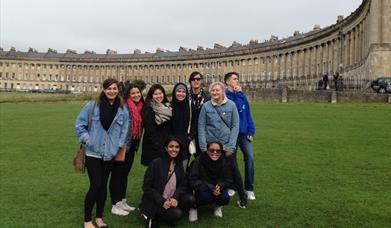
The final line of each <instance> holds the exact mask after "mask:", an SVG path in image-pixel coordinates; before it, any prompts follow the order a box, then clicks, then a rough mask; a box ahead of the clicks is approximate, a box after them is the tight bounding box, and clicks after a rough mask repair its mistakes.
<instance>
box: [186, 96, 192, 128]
mask: <svg viewBox="0 0 391 228" xmlns="http://www.w3.org/2000/svg"><path fill="white" fill-rule="evenodd" d="M189 111H190V118H189V126H188V127H187V134H190V127H191V118H192V114H193V113H192V109H191V100H189Z"/></svg>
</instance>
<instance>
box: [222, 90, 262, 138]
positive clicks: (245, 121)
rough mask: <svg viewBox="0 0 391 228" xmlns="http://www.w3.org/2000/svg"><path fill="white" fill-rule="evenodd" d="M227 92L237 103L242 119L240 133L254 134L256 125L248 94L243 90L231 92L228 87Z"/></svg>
mask: <svg viewBox="0 0 391 228" xmlns="http://www.w3.org/2000/svg"><path fill="white" fill-rule="evenodd" d="M225 94H226V95H227V97H228V99H230V100H231V101H233V102H234V103H235V104H236V108H237V109H238V112H239V119H240V130H239V133H240V134H245V135H250V136H254V134H255V125H254V121H253V118H252V117H251V112H250V105H249V103H248V100H247V98H246V95H245V94H244V93H242V92H235V93H234V92H231V91H229V90H228V89H227V90H225Z"/></svg>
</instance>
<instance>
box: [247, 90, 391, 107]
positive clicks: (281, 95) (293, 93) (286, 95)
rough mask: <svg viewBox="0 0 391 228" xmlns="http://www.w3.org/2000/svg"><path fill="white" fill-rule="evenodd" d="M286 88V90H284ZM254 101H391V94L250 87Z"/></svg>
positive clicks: (250, 95) (249, 92) (251, 97)
mask: <svg viewBox="0 0 391 228" xmlns="http://www.w3.org/2000/svg"><path fill="white" fill-rule="evenodd" d="M284 90H285V91H284ZM244 92H245V93H246V94H247V97H248V99H249V100H250V101H252V102H271V103H279V102H283V103H285V102H288V103H301V102H309V103H390V104H391V94H377V93H375V92H356V91H342V92H336V91H331V90H328V91H324V90H317V91H304V90H288V89H248V90H245V91H244Z"/></svg>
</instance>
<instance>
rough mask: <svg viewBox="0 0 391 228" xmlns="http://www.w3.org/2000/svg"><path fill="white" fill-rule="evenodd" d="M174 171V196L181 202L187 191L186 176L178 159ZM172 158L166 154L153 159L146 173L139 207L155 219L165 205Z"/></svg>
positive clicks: (142, 211)
mask: <svg viewBox="0 0 391 228" xmlns="http://www.w3.org/2000/svg"><path fill="white" fill-rule="evenodd" d="M177 162H178V163H177V164H176V165H175V168H174V172H175V175H176V178H177V179H176V190H175V193H174V195H173V197H172V198H174V199H176V200H177V201H178V202H179V199H180V198H181V196H182V195H183V194H184V193H185V192H186V178H185V173H184V171H183V166H182V165H181V164H182V163H181V161H180V160H179V161H177ZM169 164H170V160H169V158H168V157H166V156H164V157H162V158H157V159H155V160H153V161H152V162H151V163H150V165H149V167H148V168H147V171H146V172H145V175H144V183H143V187H142V188H143V191H144V193H143V196H142V199H141V203H140V205H139V209H140V211H141V213H143V214H145V215H146V216H147V217H149V218H152V219H154V218H155V216H156V212H157V211H158V209H159V208H160V207H162V206H163V204H164V202H165V201H166V199H164V197H163V192H164V188H165V186H166V183H167V178H168V169H169Z"/></svg>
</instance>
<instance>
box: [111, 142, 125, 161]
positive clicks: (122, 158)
mask: <svg viewBox="0 0 391 228" xmlns="http://www.w3.org/2000/svg"><path fill="white" fill-rule="evenodd" d="M127 149H128V145H127V144H124V146H123V147H121V148H120V149H119V150H118V153H117V155H115V158H114V160H115V161H117V162H124V161H125V155H126V151H127Z"/></svg>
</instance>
